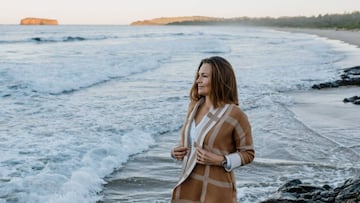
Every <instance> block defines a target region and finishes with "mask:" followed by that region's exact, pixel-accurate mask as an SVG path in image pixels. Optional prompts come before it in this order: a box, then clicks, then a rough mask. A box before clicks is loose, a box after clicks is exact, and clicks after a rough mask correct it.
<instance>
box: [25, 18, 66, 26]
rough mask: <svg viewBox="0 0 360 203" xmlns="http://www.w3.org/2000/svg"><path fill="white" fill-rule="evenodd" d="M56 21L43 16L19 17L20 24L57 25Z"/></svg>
mask: <svg viewBox="0 0 360 203" xmlns="http://www.w3.org/2000/svg"><path fill="white" fill-rule="evenodd" d="M58 24H59V23H58V21H57V20H54V19H45V18H24V19H21V21H20V25H58Z"/></svg>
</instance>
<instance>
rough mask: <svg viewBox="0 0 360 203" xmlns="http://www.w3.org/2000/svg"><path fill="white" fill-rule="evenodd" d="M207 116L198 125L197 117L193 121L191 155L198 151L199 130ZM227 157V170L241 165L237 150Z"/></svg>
mask: <svg viewBox="0 0 360 203" xmlns="http://www.w3.org/2000/svg"><path fill="white" fill-rule="evenodd" d="M205 117H206V115H205V116H204V117H203V118H202V119H201V121H200V122H199V123H198V124H197V125H196V124H195V118H194V119H193V120H192V122H191V124H190V143H191V148H192V149H191V150H190V153H191V154H190V156H192V154H193V153H195V152H196V150H195V148H196V146H195V142H196V140H197V137H198V135H199V133H200V132H199V131H200V130H201V128H200V127H201V126H202V123H203V122H204V121H205V120H206V119H204V118H205ZM225 158H226V162H227V164H226V166H225V170H226V171H228V172H230V171H232V170H233V169H234V168H237V167H239V166H241V158H240V156H239V154H238V153H237V152H235V153H231V154H228V155H225Z"/></svg>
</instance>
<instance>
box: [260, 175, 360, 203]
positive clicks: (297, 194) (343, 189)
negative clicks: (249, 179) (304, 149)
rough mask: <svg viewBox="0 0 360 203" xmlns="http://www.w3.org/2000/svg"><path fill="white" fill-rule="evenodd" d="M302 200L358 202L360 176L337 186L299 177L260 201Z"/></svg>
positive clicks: (316, 202)
mask: <svg viewBox="0 0 360 203" xmlns="http://www.w3.org/2000/svg"><path fill="white" fill-rule="evenodd" d="M281 202H284V203H285V202H289V203H291V202H296V203H299V202H303V203H359V202H360V177H357V178H353V179H348V180H346V181H345V183H344V184H342V185H341V186H339V187H336V188H334V189H333V188H331V187H330V186H328V185H324V186H323V187H318V186H312V185H310V184H304V183H302V182H301V181H300V180H299V179H295V180H291V181H289V182H287V183H285V184H284V185H283V186H281V187H280V188H279V189H278V191H277V192H276V193H275V194H274V195H273V197H271V198H269V199H267V200H264V201H262V202H261V203H281Z"/></svg>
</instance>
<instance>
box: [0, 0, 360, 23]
mask: <svg viewBox="0 0 360 203" xmlns="http://www.w3.org/2000/svg"><path fill="white" fill-rule="evenodd" d="M69 5H70V6H69ZM29 8H30V9H29ZM354 8H357V9H354ZM0 10H2V11H1V12H0V24H15V25H16V24H19V23H20V20H21V19H23V18H27V17H34V18H46V19H56V20H58V22H59V24H60V25H129V24H130V23H132V22H135V21H142V20H151V19H154V18H161V17H165V18H172V17H183V16H206V17H218V18H237V17H250V18H261V17H271V18H279V17H297V16H305V17H311V16H318V15H325V14H345V13H352V12H355V11H359V10H360V1H358V0H342V1H339V0H317V1H315V2H313V1H312V0H291V1H289V0H266V1H264V0H223V1H222V2H218V1H215V0H208V1H202V0H196V1H190V0H183V1H181V2H180V1H177V2H169V1H166V0H153V1H151V2H148V1H146V2H141V0H131V1H130V0H123V1H122V2H119V1H116V0H107V1H106V2H105V3H104V2H98V1H85V0H78V1H75V2H73V1H70V0H63V1H56V2H50V1H45V0H33V1H31V2H20V1H19V0H5V2H4V3H3V4H2V9H0Z"/></svg>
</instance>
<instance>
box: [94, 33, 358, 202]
mask: <svg viewBox="0 0 360 203" xmlns="http://www.w3.org/2000/svg"><path fill="white" fill-rule="evenodd" d="M276 30H281V31H286V32H296V33H304V34H311V35H317V36H319V37H324V38H328V39H332V40H341V41H343V42H345V43H349V44H353V45H357V46H360V32H357V31H336V30H320V29H292V28H286V29H283V28H281V29H276ZM359 90H360V88H359V87H351V86H350V87H340V88H333V89H322V90H315V89H314V90H306V91H292V92H289V93H287V94H286V95H287V96H289V97H291V98H292V101H293V105H291V106H289V107H288V108H287V109H288V110H290V111H291V113H292V114H293V117H294V118H295V119H296V120H298V121H300V123H302V124H304V126H305V128H308V129H309V130H310V131H311V132H315V134H316V136H319V137H321V138H320V139H322V140H325V141H324V143H325V142H329V143H331V144H330V145H332V146H333V148H344V149H345V151H346V152H345V154H346V155H345V156H349V157H350V160H352V161H357V160H359V159H360V145H359V144H358V143H360V136H358V135H359V133H360V126H359V124H358V121H359V120H360V114H358V113H355V112H358V111H359V108H360V107H359V106H358V105H354V104H351V103H344V102H343V101H342V100H343V98H345V97H350V96H354V95H359V94H360V91H359ZM339 132H341V133H339ZM179 133H180V132H179V131H175V132H172V133H166V134H164V135H162V139H159V140H156V143H158V144H159V146H158V147H155V148H153V149H150V150H149V151H147V152H146V154H145V155H144V154H140V155H137V156H134V157H133V158H132V159H131V161H130V162H131V164H128V165H127V166H125V167H124V168H123V169H122V170H120V171H118V172H116V173H113V174H112V175H110V176H109V177H108V178H107V179H106V181H108V182H109V183H108V184H106V185H105V188H106V189H105V190H103V192H104V193H102V194H103V195H104V199H103V200H102V201H101V202H117V201H121V202H169V201H170V200H169V195H170V194H171V188H172V186H173V185H174V184H175V183H176V178H174V177H176V176H177V174H179V173H180V166H179V165H180V163H179V162H176V161H174V160H173V161H171V160H169V159H168V156H169V154H168V151H169V149H170V148H171V146H166V145H167V144H168V143H169V141H170V143H171V142H172V143H176V141H177V139H176V136H178V135H179ZM310 134H311V133H310ZM164 140H165V142H164ZM309 140H310V139H309ZM305 142H307V141H305ZM319 144H321V143H319ZM334 151H336V149H335V150H334ZM325 153H331V150H329V151H327V152H325ZM161 160H162V161H161ZM268 161H269V160H267V159H262V158H258V159H255V161H254V164H252V165H250V166H246V167H244V168H243V169H242V170H245V171H255V173H259V174H261V173H267V172H268V171H267V169H265V170H264V169H257V167H259V168H261V167H262V166H263V165H264V164H265V165H267V162H268ZM164 163H165V164H164ZM274 163H275V164H278V165H283V166H284V167H285V168H286V167H290V168H291V167H292V166H291V165H293V164H294V165H297V164H304V165H305V168H306V166H308V167H309V168H311V167H313V166H312V165H313V164H314V163H312V162H309V163H307V162H306V161H305V162H303V163H301V162H299V163H296V162H294V163H291V162H288V161H285V160H281V158H280V159H279V160H275V161H274ZM153 164H156V166H153ZM138 165H143V167H140V168H136V166H138ZM171 165H173V166H171ZM170 166H171V167H170ZM326 167H330V166H326ZM326 167H325V168H326ZM343 169H344V170H349V169H348V168H347V167H345V168H343ZM278 170H279V171H280V172H279V173H278V175H279V176H281V175H284V173H286V172H285V171H283V170H284V169H283V167H279V168H278ZM285 170H286V169H285ZM321 170H324V174H323V178H322V179H323V181H320V182H325V183H328V184H330V185H331V184H334V182H332V180H331V179H327V177H328V176H327V175H326V173H331V172H329V171H327V170H326V169H321ZM352 170H353V169H350V174H353V175H356V174H357V173H358V171H357V169H355V170H353V171H352ZM330 171H331V170H330ZM154 173H155V174H154ZM156 173H160V174H156ZM237 173H239V171H237ZM245 173H246V172H245ZM134 174H143V175H142V176H141V177H134ZM161 174H166V176H165V177H166V178H165V179H162V178H160V177H162V176H161ZM241 174H244V172H241ZM241 174H237V176H236V178H237V179H243V177H242V175H241ZM275 174H276V173H274V175H275ZM275 176H276V175H275ZM318 176H319V175H318ZM320 176H321V175H320ZM154 177H158V178H159V179H156V178H155V179H154ZM350 177H351V175H350ZM346 178H348V177H345V176H344V181H345V179H346ZM304 179H305V180H308V179H311V176H309V177H304ZM280 180H282V181H284V180H287V179H286V178H283V179H281V178H280ZM337 181H338V182H340V180H337ZM308 182H309V181H308ZM335 182H336V181H335ZM260 184H262V185H263V186H264V187H267V188H270V189H268V190H273V191H275V190H276V186H274V184H272V183H269V182H268V183H264V180H262V181H260ZM150 185H151V187H152V190H151V191H146V188H148V187H149V186H150ZM244 185H245V187H244ZM246 185H247V184H246V181H245V184H244V183H242V184H241V185H239V188H238V189H240V193H245V194H240V196H239V199H240V200H239V201H240V202H242V201H245V202H249V199H253V200H256V201H259V200H260V199H262V200H264V199H266V197H265V196H264V194H262V197H256V195H255V196H253V197H252V196H248V193H251V191H249V190H251V189H250V188H247V186H246ZM248 185H249V187H251V185H252V183H251V182H249V183H248ZM133 187H134V188H137V189H136V190H135V189H134V188H133ZM271 188H272V189H271ZM134 190H135V191H138V192H134ZM257 192H259V193H261V192H260V191H257ZM253 193H255V194H256V191H253ZM267 195H268V196H269V197H270V196H271V193H270V192H268V193H267ZM253 200H250V202H251V201H253Z"/></svg>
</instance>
